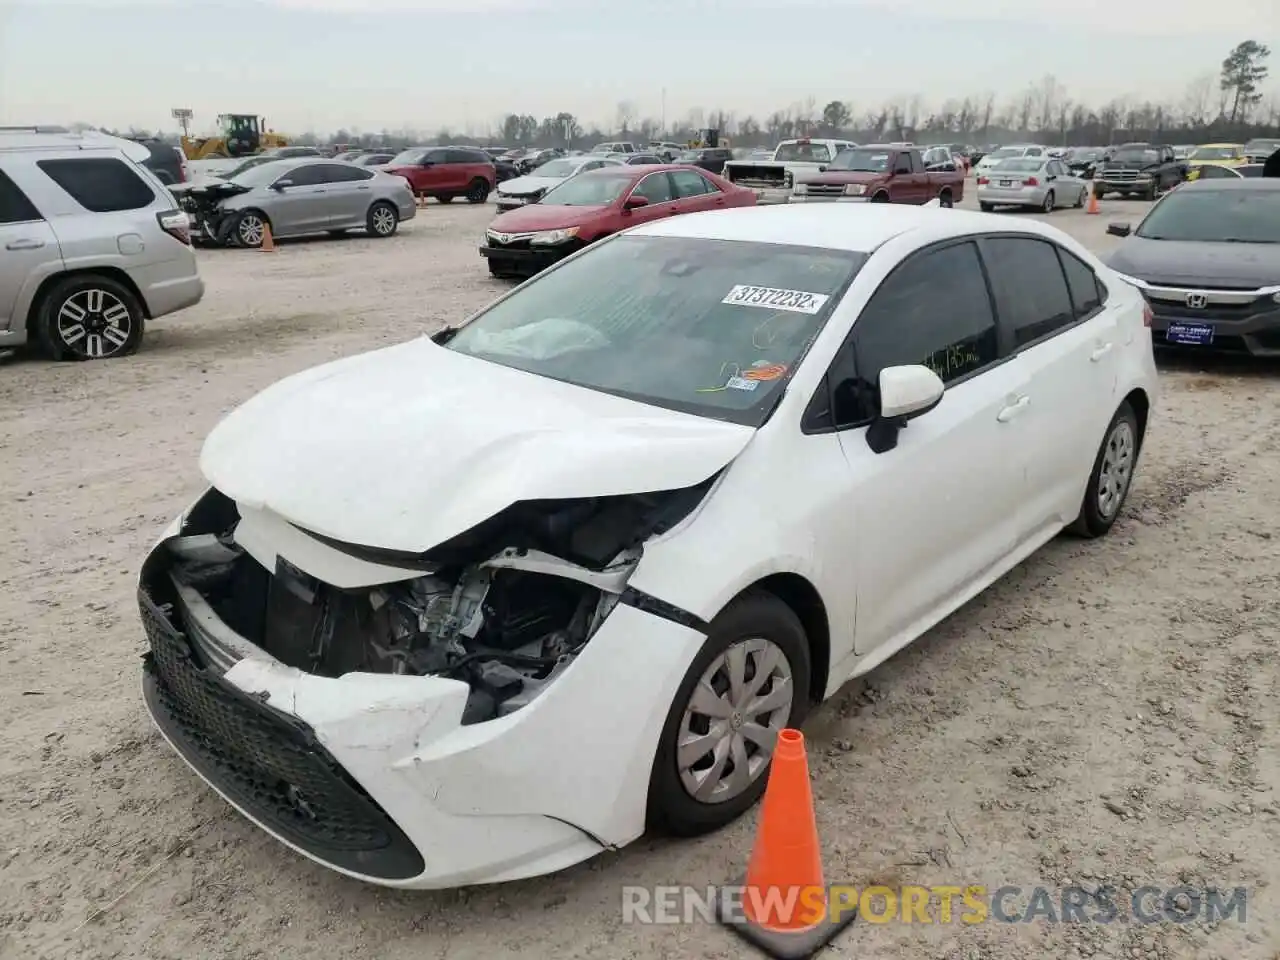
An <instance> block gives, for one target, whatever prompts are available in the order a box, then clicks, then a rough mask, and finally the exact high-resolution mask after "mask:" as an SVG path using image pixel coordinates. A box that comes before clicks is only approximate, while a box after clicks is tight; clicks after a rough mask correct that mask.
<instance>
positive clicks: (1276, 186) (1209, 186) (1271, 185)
mask: <svg viewBox="0 0 1280 960" xmlns="http://www.w3.org/2000/svg"><path fill="white" fill-rule="evenodd" d="M1250 166H1261V164H1250ZM1184 190H1192V191H1195V190H1199V191H1204V190H1243V191H1245V192H1248V191H1253V192H1254V193H1257V192H1259V191H1264V190H1265V191H1266V192H1268V193H1280V177H1272V178H1271V179H1267V178H1266V177H1261V178H1254V177H1236V178H1235V179H1234V180H1230V179H1224V180H1219V179H1217V178H1213V179H1209V180H1192V181H1190V182H1189V183H1183V184H1180V185H1179V186H1178V190H1177V192H1178V193H1182V192H1183V191H1184Z"/></svg>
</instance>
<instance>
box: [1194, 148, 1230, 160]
mask: <svg viewBox="0 0 1280 960" xmlns="http://www.w3.org/2000/svg"><path fill="white" fill-rule="evenodd" d="M1238 156H1240V148H1239V147H1196V148H1195V149H1194V150H1192V151H1191V157H1190V159H1192V160H1234V159H1235V158H1236V157H1238Z"/></svg>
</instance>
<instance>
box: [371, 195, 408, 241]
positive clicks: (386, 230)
mask: <svg viewBox="0 0 1280 960" xmlns="http://www.w3.org/2000/svg"><path fill="white" fill-rule="evenodd" d="M399 225H400V214H399V212H397V210H396V208H395V207H393V206H392V205H391V204H389V203H387V202H385V201H382V202H379V203H375V204H374V205H373V206H371V207H370V208H369V214H368V216H366V217H365V229H366V230H367V231H368V232H369V236H371V237H381V238H384V239H385V238H386V237H390V236H392V235H393V234H394V233H395V232H396V228H397V227H398V226H399Z"/></svg>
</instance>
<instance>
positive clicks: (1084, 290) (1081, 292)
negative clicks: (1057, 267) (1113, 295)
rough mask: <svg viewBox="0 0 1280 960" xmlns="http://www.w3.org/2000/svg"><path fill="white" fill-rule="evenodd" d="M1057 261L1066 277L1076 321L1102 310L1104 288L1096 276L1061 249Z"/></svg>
mask: <svg viewBox="0 0 1280 960" xmlns="http://www.w3.org/2000/svg"><path fill="white" fill-rule="evenodd" d="M1058 259H1059V260H1061V261H1062V272H1063V273H1065V274H1066V275H1067V288H1068V289H1069V290H1070V291H1071V303H1072V305H1073V306H1074V307H1075V313H1076V319H1077V320H1083V319H1085V318H1086V317H1091V316H1093V314H1095V313H1097V312H1098V311H1099V310H1101V309H1102V304H1103V302H1104V301H1105V300H1106V296H1105V293H1104V291H1105V288H1104V287H1103V286H1102V283H1101V282H1100V281H1099V280H1098V276H1097V274H1095V273H1094V272H1093V271H1092V270H1090V269H1089V266H1088V264H1086V263H1085V262H1084V261H1083V260H1081V259H1080V258H1079V257H1077V256H1076V255H1075V254H1073V253H1068V252H1067V251H1066V250H1063V249H1062V248H1061V247H1058Z"/></svg>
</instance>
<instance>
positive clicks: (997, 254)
mask: <svg viewBox="0 0 1280 960" xmlns="http://www.w3.org/2000/svg"><path fill="white" fill-rule="evenodd" d="M982 254H983V259H984V260H985V261H986V265H987V272H988V274H989V275H990V277H991V286H992V289H993V291H994V293H995V296H996V312H997V313H998V314H999V315H1000V322H1001V323H1002V324H1003V325H1004V326H1005V327H1007V328H1008V330H1009V331H1010V333H1011V335H1012V337H1013V344H1014V346H1015V347H1023V346H1026V345H1027V344H1029V343H1031V342H1033V341H1036V340H1039V339H1041V338H1042V337H1047V336H1049V335H1050V334H1053V333H1055V332H1057V331H1058V330H1061V329H1062V328H1063V327H1066V326H1069V325H1070V324H1072V323H1074V322H1075V312H1074V310H1073V308H1072V304H1071V294H1070V293H1069V292H1068V291H1067V281H1066V278H1065V277H1064V276H1063V273H1062V266H1061V264H1060V263H1059V262H1058V255H1057V253H1055V251H1054V246H1053V245H1052V244H1050V243H1047V242H1046V241H1044V240H1032V239H1029V238H1024V237H996V238H991V239H987V240H984V241H983V248H982Z"/></svg>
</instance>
